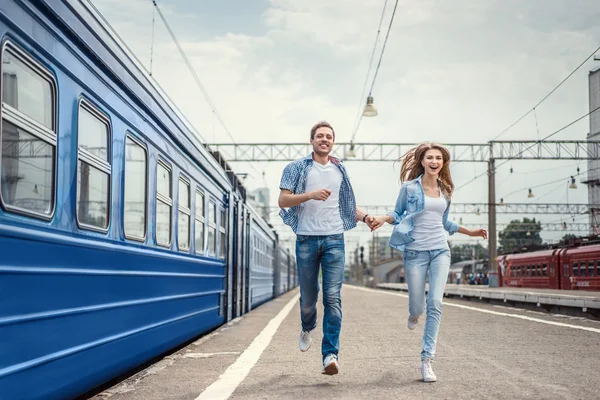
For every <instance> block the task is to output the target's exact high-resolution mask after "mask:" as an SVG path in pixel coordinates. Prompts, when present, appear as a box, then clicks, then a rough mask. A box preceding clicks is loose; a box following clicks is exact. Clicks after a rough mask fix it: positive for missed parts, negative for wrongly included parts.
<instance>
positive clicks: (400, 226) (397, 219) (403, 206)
mask: <svg viewBox="0 0 600 400" xmlns="http://www.w3.org/2000/svg"><path fill="white" fill-rule="evenodd" d="M422 178H423V175H419V177H418V178H417V179H415V180H412V181H407V182H405V183H404V184H403V185H402V187H401V188H400V194H399V195H398V200H396V207H395V208H394V211H392V212H390V213H388V215H389V216H391V217H392V218H394V229H393V230H392V236H391V237H390V246H391V247H393V248H395V249H398V250H401V251H403V250H404V248H405V247H406V245H407V244H408V243H411V242H414V239H413V238H412V237H411V236H410V233H411V232H412V230H413V228H414V219H415V215H417V214H419V213H420V212H423V209H424V208H425V192H424V191H423V186H422V184H421V179H422ZM442 195H443V194H442ZM443 196H444V198H445V199H446V203H447V204H448V205H447V207H446V211H444V217H443V219H442V223H443V225H444V229H446V230H447V231H448V232H449V233H450V235H453V234H455V233H456V232H457V231H458V228H459V226H458V224H457V223H456V222H454V221H450V220H448V213H449V211H450V203H451V200H450V199H449V198H447V197H446V196H445V195H443Z"/></svg>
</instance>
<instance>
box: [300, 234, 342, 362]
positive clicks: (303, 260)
mask: <svg viewBox="0 0 600 400" xmlns="http://www.w3.org/2000/svg"><path fill="white" fill-rule="evenodd" d="M296 260H297V262H298V279H299V281H300V318H301V319H302V330H303V331H310V330H313V329H315V328H316V326H317V298H318V296H319V267H320V266H322V267H323V273H322V277H323V306H324V307H325V315H324V317H323V342H322V344H321V353H322V354H323V359H324V358H325V356H327V355H328V354H335V355H336V356H337V355H338V352H339V349H340V331H341V329H342V300H341V298H340V291H341V289H342V281H343V280H344V262H345V251H344V234H343V233H340V234H339V235H329V236H306V235H298V236H297V239H296Z"/></svg>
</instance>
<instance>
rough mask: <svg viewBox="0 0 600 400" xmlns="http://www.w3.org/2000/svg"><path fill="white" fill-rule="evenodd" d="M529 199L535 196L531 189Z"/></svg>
mask: <svg viewBox="0 0 600 400" xmlns="http://www.w3.org/2000/svg"><path fill="white" fill-rule="evenodd" d="M527 197H529V198H532V197H534V196H533V192H532V191H531V189H529V194H528V195H527Z"/></svg>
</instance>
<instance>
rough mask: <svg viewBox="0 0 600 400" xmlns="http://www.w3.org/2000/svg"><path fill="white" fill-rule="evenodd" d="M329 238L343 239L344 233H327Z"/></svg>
mask: <svg viewBox="0 0 600 400" xmlns="http://www.w3.org/2000/svg"><path fill="white" fill-rule="evenodd" d="M328 239H329V240H344V234H343V233H338V234H337V235H329V237H328Z"/></svg>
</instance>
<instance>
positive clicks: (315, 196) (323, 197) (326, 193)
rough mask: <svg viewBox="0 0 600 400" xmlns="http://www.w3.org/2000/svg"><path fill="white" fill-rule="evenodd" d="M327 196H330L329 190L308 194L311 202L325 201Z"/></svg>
mask: <svg viewBox="0 0 600 400" xmlns="http://www.w3.org/2000/svg"><path fill="white" fill-rule="evenodd" d="M329 196H331V190H329V189H320V190H315V191H314V192H310V193H309V198H310V199H311V200H321V201H325V200H327V198H328V197H329Z"/></svg>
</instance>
